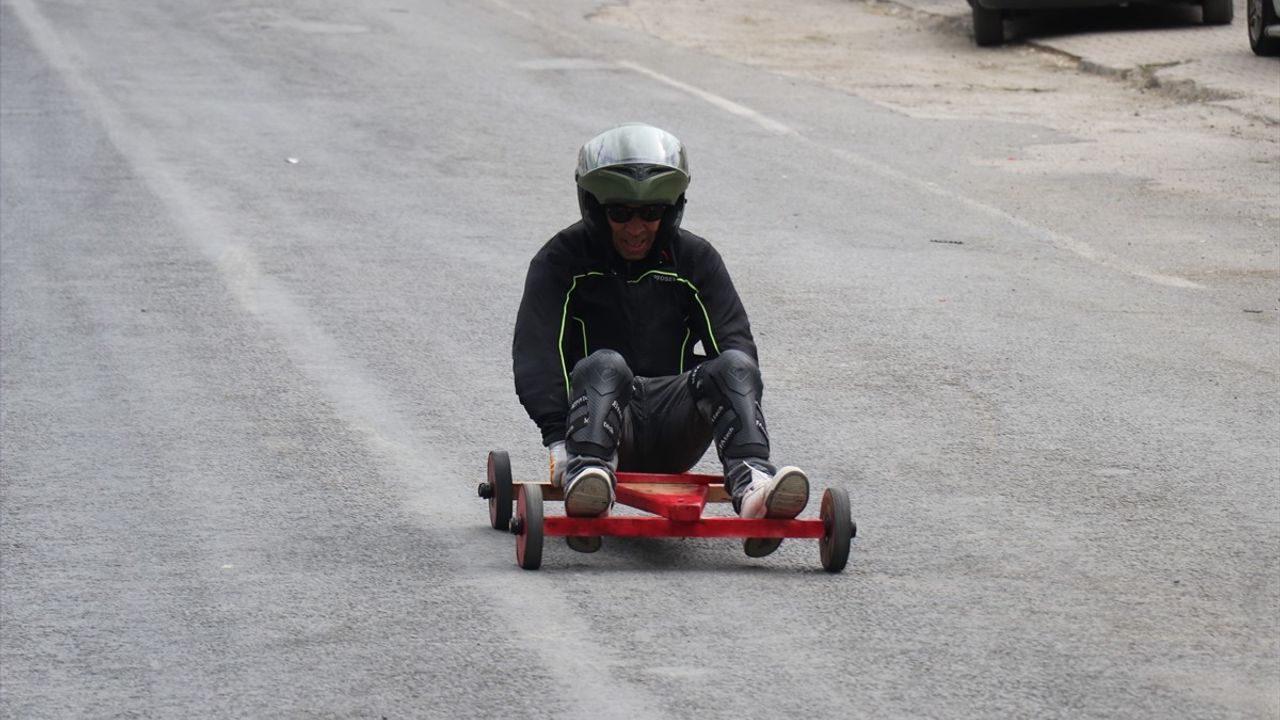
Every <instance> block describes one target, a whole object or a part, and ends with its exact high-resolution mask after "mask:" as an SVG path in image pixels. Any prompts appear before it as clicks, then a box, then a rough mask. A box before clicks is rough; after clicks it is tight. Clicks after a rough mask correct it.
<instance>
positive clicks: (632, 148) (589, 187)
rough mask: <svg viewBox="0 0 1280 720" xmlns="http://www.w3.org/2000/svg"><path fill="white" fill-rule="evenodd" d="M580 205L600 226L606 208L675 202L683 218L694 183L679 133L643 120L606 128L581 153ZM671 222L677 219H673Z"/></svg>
mask: <svg viewBox="0 0 1280 720" xmlns="http://www.w3.org/2000/svg"><path fill="white" fill-rule="evenodd" d="M574 177H575V178H576V179H577V181H578V204H579V206H580V207H581V209H582V218H583V220H585V221H586V222H587V223H588V224H594V222H593V221H595V220H596V215H597V213H599V212H600V206H602V205H609V204H613V203H639V204H641V205H670V206H672V210H673V213H672V214H673V218H672V219H673V220H674V221H675V222H679V211H680V210H681V209H683V206H684V191H685V190H686V189H687V188H688V187H689V160H688V158H687V157H686V156H685V150H684V143H682V142H680V140H679V139H677V138H676V136H675V135H672V134H671V133H669V132H667V131H666V130H661V129H659V128H656V127H653V126H652V125H645V124H643V123H628V124H626V125H620V126H618V127H616V128H613V129H611V130H606V131H604V132H602V133H600V134H599V135H597V136H595V137H593V138H591V139H590V140H588V141H587V144H586V145H583V146H582V150H580V151H578V170H577V172H576V173H575V175H574ZM667 224H668V225H670V224H671V223H667Z"/></svg>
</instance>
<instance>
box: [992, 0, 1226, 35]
mask: <svg viewBox="0 0 1280 720" xmlns="http://www.w3.org/2000/svg"><path fill="white" fill-rule="evenodd" d="M1229 1H1230V0H1228V2H1229ZM973 41H974V43H976V44H977V45H978V47H994V46H996V45H1001V44H1003V43H1004V11H1002V10H988V9H987V8H984V7H981V6H979V5H978V4H977V3H973Z"/></svg>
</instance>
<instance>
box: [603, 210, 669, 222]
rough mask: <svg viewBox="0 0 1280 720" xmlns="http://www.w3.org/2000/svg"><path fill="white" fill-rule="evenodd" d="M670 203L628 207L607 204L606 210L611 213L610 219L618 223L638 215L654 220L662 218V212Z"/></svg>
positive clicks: (629, 220)
mask: <svg viewBox="0 0 1280 720" xmlns="http://www.w3.org/2000/svg"><path fill="white" fill-rule="evenodd" d="M668 207H670V206H669V205H641V206H640V207H634V208H633V207H627V206H626V205H605V207H604V210H605V212H606V213H608V214H609V219H610V220H612V221H614V222H616V223H619V224H621V223H628V222H631V218H633V217H635V216H636V215H639V216H640V219H641V220H643V221H645V222H653V221H654V220H661V219H662V214H663V213H665V212H666V211H667V208H668Z"/></svg>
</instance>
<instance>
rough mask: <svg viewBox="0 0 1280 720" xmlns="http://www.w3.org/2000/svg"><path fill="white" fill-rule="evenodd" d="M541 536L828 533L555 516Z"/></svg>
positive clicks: (728, 523) (815, 524)
mask: <svg viewBox="0 0 1280 720" xmlns="http://www.w3.org/2000/svg"><path fill="white" fill-rule="evenodd" d="M542 534H543V535H546V536H548V537H561V536H567V535H576V536H591V535H605V536H609V537H743V538H746V537H758V538H810V539H815V538H821V537H822V536H823V535H825V534H826V530H825V528H824V526H823V522H822V521H821V520H748V519H746V518H736V517H710V518H702V519H701V520H693V521H684V520H670V519H668V518H665V517H631V516H626V517H603V518H573V517H565V516H563V515H552V516H549V517H546V518H544V519H543V526H542Z"/></svg>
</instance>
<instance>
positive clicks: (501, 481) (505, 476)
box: [481, 450, 512, 530]
mask: <svg viewBox="0 0 1280 720" xmlns="http://www.w3.org/2000/svg"><path fill="white" fill-rule="evenodd" d="M487 480H488V482H487V487H485V488H482V490H481V494H482V495H483V496H484V497H487V498H489V525H491V526H492V527H493V529H494V530H506V529H507V526H508V525H510V524H511V499H512V498H511V493H512V490H511V458H510V457H509V456H508V455H507V453H505V452H503V451H502V450H493V451H491V452H490V453H489V477H488V478H487ZM485 493H487V494H485Z"/></svg>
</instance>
